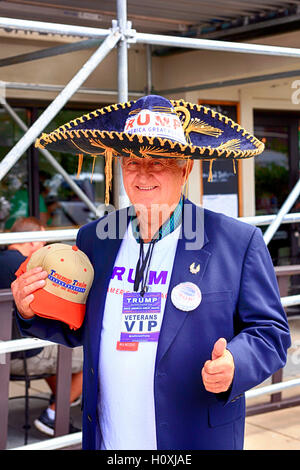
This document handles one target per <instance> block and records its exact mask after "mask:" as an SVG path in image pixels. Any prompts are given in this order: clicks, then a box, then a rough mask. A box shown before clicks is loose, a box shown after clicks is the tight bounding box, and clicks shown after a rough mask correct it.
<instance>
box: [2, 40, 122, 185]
mask: <svg viewBox="0 0 300 470" xmlns="http://www.w3.org/2000/svg"><path fill="white" fill-rule="evenodd" d="M119 39H120V33H119V32H118V31H113V32H111V33H110V34H109V36H108V37H107V38H106V39H105V40H104V42H103V43H102V44H101V46H100V47H99V48H98V49H97V50H96V51H95V52H94V54H92V56H91V57H90V58H89V59H88V60H87V62H86V63H85V64H84V65H83V66H82V67H81V68H80V70H79V72H77V74H76V75H75V76H74V77H73V78H72V80H71V81H70V82H69V83H68V84H67V85H66V87H65V88H64V89H63V90H62V92H61V93H60V94H59V95H58V96H57V97H56V98H55V99H54V101H52V103H51V104H50V105H49V106H48V108H46V110H45V111H44V112H43V113H42V114H41V116H40V117H39V118H38V119H37V120H36V121H35V123H34V124H33V125H32V126H31V128H30V129H29V130H28V131H27V132H26V134H25V135H24V136H23V137H22V138H21V139H20V140H19V142H18V143H17V144H16V145H15V146H14V147H13V148H12V149H11V150H10V152H8V154H7V155H6V156H5V157H4V159H3V160H2V161H1V162H0V181H1V180H2V178H3V177H4V176H5V175H6V173H7V172H8V171H9V170H10V169H11V168H12V167H13V165H14V164H15V163H16V162H17V161H18V159H19V158H20V157H21V155H22V154H23V153H24V152H25V151H26V150H27V149H28V147H29V146H30V145H31V144H32V143H33V142H34V140H35V139H36V138H37V137H38V135H39V134H40V133H41V132H42V131H43V130H44V128H45V127H46V126H47V125H48V124H49V122H50V121H51V120H52V119H53V118H54V116H56V114H57V113H58V112H59V111H60V110H61V109H62V108H63V107H64V105H65V104H66V102H67V101H68V100H69V99H70V97H71V96H72V95H73V94H74V93H75V92H76V91H77V90H78V88H79V87H80V86H81V85H82V83H83V82H85V80H86V79H87V78H88V77H89V75H90V74H91V73H92V72H93V71H94V70H95V68H96V67H97V66H98V65H99V64H100V62H101V61H102V60H103V59H104V58H105V57H106V56H107V54H108V53H109V52H110V51H111V50H112V49H113V48H114V47H115V45H116V44H117V42H118V41H119Z"/></svg>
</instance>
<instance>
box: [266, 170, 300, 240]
mask: <svg viewBox="0 0 300 470" xmlns="http://www.w3.org/2000/svg"><path fill="white" fill-rule="evenodd" d="M299 194H300V179H299V181H298V183H296V185H295V186H294V188H293V190H292V191H291V192H290V194H289V195H288V197H287V198H286V200H285V202H284V203H283V205H282V206H281V208H280V210H279V212H278V214H277V215H276V217H275V219H274V220H273V221H272V222H271V224H270V225H269V227H268V228H267V230H266V231H265V233H264V240H265V242H266V244H267V245H268V243H269V242H270V240H271V239H272V237H273V236H274V234H275V232H276V230H277V229H278V227H279V225H280V224H281V222H282V220H283V218H284V216H285V215H286V214H287V213H288V212H289V210H290V209H291V208H292V207H293V205H294V204H295V202H296V200H297V199H298V197H299Z"/></svg>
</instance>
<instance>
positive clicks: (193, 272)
mask: <svg viewBox="0 0 300 470" xmlns="http://www.w3.org/2000/svg"><path fill="white" fill-rule="evenodd" d="M199 271H200V264H197V266H195V263H192V264H191V266H190V272H191V273H192V274H197V273H198V272H199Z"/></svg>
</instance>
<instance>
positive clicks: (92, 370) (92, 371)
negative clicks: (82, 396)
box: [91, 367, 94, 375]
mask: <svg viewBox="0 0 300 470" xmlns="http://www.w3.org/2000/svg"><path fill="white" fill-rule="evenodd" d="M91 374H92V375H94V369H93V368H92V367H91Z"/></svg>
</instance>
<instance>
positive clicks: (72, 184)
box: [0, 96, 103, 217]
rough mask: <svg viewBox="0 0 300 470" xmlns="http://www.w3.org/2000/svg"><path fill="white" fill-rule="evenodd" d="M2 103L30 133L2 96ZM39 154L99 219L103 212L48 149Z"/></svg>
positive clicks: (0, 100) (24, 129) (19, 124)
mask: <svg viewBox="0 0 300 470" xmlns="http://www.w3.org/2000/svg"><path fill="white" fill-rule="evenodd" d="M0 103H1V104H2V106H3V107H4V109H5V110H6V111H7V112H8V114H9V115H10V116H11V117H12V118H13V120H14V121H15V122H16V123H17V124H18V126H19V127H20V128H21V129H22V130H23V131H24V132H27V131H28V127H27V126H26V124H25V123H24V122H23V121H22V119H21V118H20V117H19V116H18V115H17V114H16V113H15V111H14V110H13V109H12V108H11V107H10V105H9V104H8V103H7V101H6V100H5V98H3V97H2V96H0ZM39 152H40V153H41V154H42V155H44V157H45V158H46V159H47V160H48V161H49V162H50V163H51V165H52V166H53V167H54V168H55V170H56V171H58V173H60V174H61V175H62V177H63V178H64V179H65V181H66V182H67V183H68V185H69V186H70V187H71V188H72V189H73V191H74V193H75V194H77V196H78V197H79V198H80V199H81V200H82V201H83V202H84V203H85V204H86V205H87V207H88V208H89V209H90V211H92V212H93V213H94V214H95V215H96V216H97V217H100V216H102V215H103V210H101V211H99V210H98V209H97V207H96V206H95V205H94V204H93V203H92V201H91V200H90V199H89V198H88V197H87V195H86V194H85V193H84V192H83V191H82V190H81V189H80V187H79V186H78V185H77V184H76V183H75V181H73V180H72V178H71V177H70V175H69V174H68V173H67V172H66V171H65V170H64V168H63V167H62V166H61V165H60V164H59V163H58V161H57V160H56V159H55V158H54V157H53V155H51V153H50V152H49V151H48V150H46V149H39Z"/></svg>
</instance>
